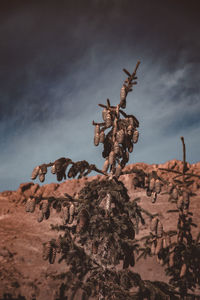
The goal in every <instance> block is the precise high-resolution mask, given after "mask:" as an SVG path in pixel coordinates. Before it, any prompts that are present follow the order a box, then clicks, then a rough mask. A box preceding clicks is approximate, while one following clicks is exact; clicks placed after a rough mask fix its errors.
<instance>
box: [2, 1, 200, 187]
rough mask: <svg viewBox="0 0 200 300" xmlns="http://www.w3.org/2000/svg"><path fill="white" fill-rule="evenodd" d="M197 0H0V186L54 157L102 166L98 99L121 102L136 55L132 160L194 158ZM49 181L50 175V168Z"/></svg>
mask: <svg viewBox="0 0 200 300" xmlns="http://www.w3.org/2000/svg"><path fill="white" fill-rule="evenodd" d="M199 20H200V18H199V1H198V0H197V1H191V0H190V1H183V0H173V1H170V0H166V1H153V0H151V1H147V0H146V1H144V0H143V1H142V0H140V1H135V0H129V1H127V0H115V1H113V0H93V1H92V0H91V1H87V0H84V1H76V0H74V1H69V0H65V1H63V0H59V1H50V0H48V1H42V0H41V1H30V0H29V1H18V0H15V1H0V145H1V146H0V191H2V190H5V189H16V188H17V187H18V186H19V184H20V183H21V182H27V181H29V180H30V174H31V172H32V169H33V168H34V167H35V166H36V165H38V164H41V163H48V162H50V161H51V162H53V161H54V160H56V159H57V158H59V157H62V156H65V157H70V158H71V159H72V160H74V161H78V160H82V159H86V160H88V161H89V162H90V163H96V165H97V166H98V167H99V168H101V167H102V164H103V158H102V157H101V151H102V147H101V146H99V147H95V146H93V131H94V127H93V126H92V125H91V123H92V120H95V121H101V109H100V108H99V107H98V106H97V105H98V103H105V102H106V99H107V98H109V99H110V101H111V104H113V105H116V104H117V103H118V102H119V93H120V88H121V86H122V83H123V80H124V79H125V78H126V76H125V74H124V73H123V72H122V69H123V68H124V67H125V68H126V69H128V70H129V71H133V69H134V67H135V65H136V62H137V60H141V65H140V67H139V69H138V85H137V86H136V87H135V88H134V90H133V92H132V93H130V94H129V95H128V97H127V110H126V111H127V112H128V113H129V114H134V115H135V116H136V117H137V118H138V120H139V121H140V128H139V131H140V140H139V142H138V144H137V145H136V146H135V149H134V152H133V154H132V155H131V159H130V163H133V162H147V163H162V162H165V161H167V160H169V159H173V158H176V159H181V158H182V145H181V141H180V136H182V135H183V136H184V137H185V142H186V145H187V160H188V161H189V162H191V163H195V162H197V161H199V160H200V157H199V153H200V151H199V148H200V118H199V116H200V100H199V95H200V93H199V92H200V21H199ZM47 178H48V180H47V181H46V183H48V182H52V181H55V177H53V176H52V175H51V174H49V175H48V176H47Z"/></svg>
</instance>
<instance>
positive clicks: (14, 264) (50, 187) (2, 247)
mask: <svg viewBox="0 0 200 300" xmlns="http://www.w3.org/2000/svg"><path fill="white" fill-rule="evenodd" d="M133 168H137V169H142V170H143V171H144V172H145V173H150V172H152V171H156V172H157V174H158V176H161V177H162V178H163V179H165V180H167V181H170V180H171V179H172V177H173V176H174V174H173V173H171V174H169V173H165V172H164V171H162V170H159V169H158V168H173V169H174V170H176V171H181V170H182V162H181V161H177V160H171V161H168V162H166V163H164V164H160V165H156V164H154V165H148V164H145V163H136V164H133V165H128V166H127V167H126V168H125V169H124V170H125V171H130V170H131V169H133ZM188 168H189V171H188V172H190V173H195V174H198V175H200V162H198V163H196V164H192V165H190V164H188ZM134 176H135V175H134V174H126V175H122V176H120V178H119V180H121V181H122V182H123V183H124V185H125V186H126V188H127V189H128V194H129V196H130V200H131V199H134V198H136V197H140V198H141V201H140V205H141V206H142V207H143V208H144V209H146V210H148V211H149V212H151V213H159V214H160V218H161V219H162V223H163V226H164V230H165V231H167V230H176V222H177V215H176V214H167V213H166V211H167V210H168V209H173V208H175V204H172V203H170V202H168V195H166V194H163V195H162V194H159V195H158V199H157V201H156V203H154V204H153V203H152V202H151V200H150V198H148V197H147V196H146V192H145V190H144V189H142V188H134V186H133V178H134ZM93 179H98V180H102V179H105V176H100V175H97V176H93V177H88V178H82V179H79V180H77V179H72V180H67V181H64V182H62V183H60V184H57V183H51V184H46V185H43V186H39V184H34V183H33V182H28V183H22V184H20V186H19V188H18V189H17V191H4V192H2V193H0V282H1V284H0V299H3V297H5V296H3V295H4V294H6V293H7V294H11V295H12V296H13V297H15V298H17V297H18V295H23V296H24V297H26V299H34V297H35V298H36V299H41V300H45V299H48V300H51V299H54V298H55V292H56V289H57V287H58V285H59V283H60V282H58V281H56V280H53V278H52V277H51V276H52V275H55V274H59V273H60V272H62V271H64V270H66V265H65V263H61V264H59V263H58V261H57V260H56V262H55V264H53V265H50V264H49V263H48V261H44V260H43V259H42V248H43V243H45V242H47V241H48V240H50V239H52V238H56V237H57V236H58V233H57V232H56V231H51V230H50V224H57V223H58V224H61V219H60V216H59V214H57V213H56V212H55V211H52V213H51V217H50V218H49V219H48V220H45V221H43V222H42V223H38V222H37V213H38V211H37V210H38V208H36V211H35V212H34V213H32V214H31V213H26V212H25V203H26V201H27V199H28V198H29V197H30V196H33V197H34V196H35V197H51V196H62V195H63V193H68V194H69V195H71V196H74V195H75V194H76V193H77V192H79V191H80V190H81V189H82V188H83V187H84V185H85V183H86V182H87V181H92V180H93ZM192 192H193V193H194V196H193V197H192V199H191V204H190V208H191V209H190V210H191V211H192V212H193V214H194V215H193V220H194V223H196V224H197V225H198V228H194V229H193V230H194V234H196V233H197V232H198V230H199V219H200V201H199V196H200V179H198V178H194V183H193V185H192ZM173 205H174V206H173ZM145 221H146V224H145V225H141V228H140V229H141V230H140V232H139V235H137V236H136V238H139V237H142V236H143V235H146V234H148V233H149V224H150V220H149V219H148V218H146V219H145ZM134 271H135V272H138V273H140V275H141V276H142V278H143V279H149V280H163V281H165V282H167V280H168V278H167V277H166V276H165V273H164V269H163V267H162V266H161V265H160V264H158V263H157V262H156V258H155V257H150V258H148V259H147V260H140V261H139V262H137V263H136V265H135V266H134Z"/></svg>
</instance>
